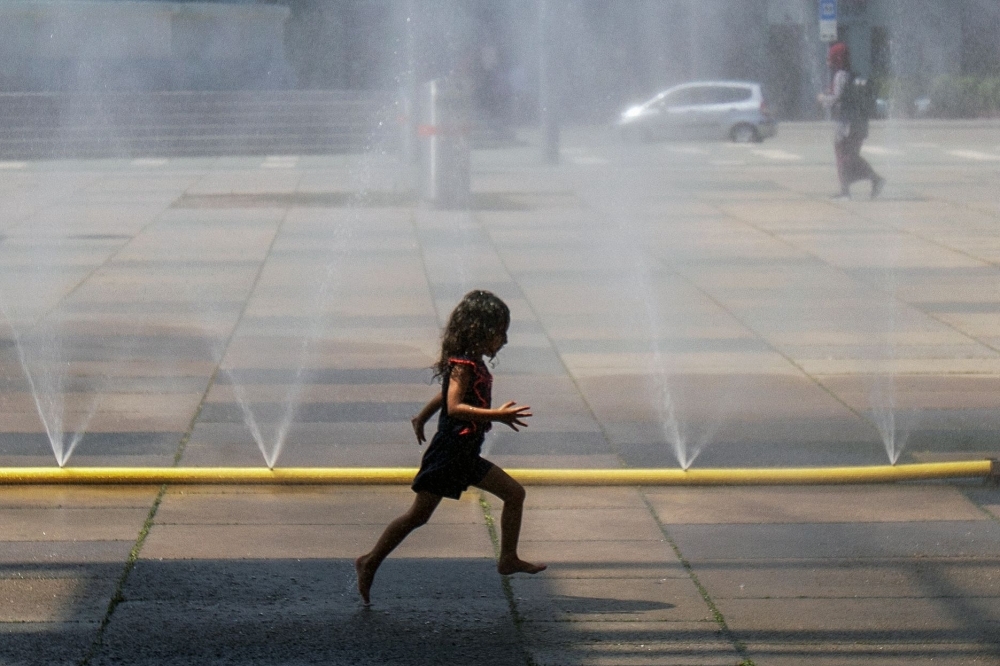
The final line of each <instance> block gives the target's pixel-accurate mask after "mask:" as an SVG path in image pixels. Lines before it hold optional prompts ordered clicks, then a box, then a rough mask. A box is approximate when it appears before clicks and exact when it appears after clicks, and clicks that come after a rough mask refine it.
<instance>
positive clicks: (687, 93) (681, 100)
mask: <svg viewBox="0 0 1000 666" xmlns="http://www.w3.org/2000/svg"><path fill="white" fill-rule="evenodd" d="M700 90H701V88H683V89H681V90H675V91H674V92H672V93H670V94H669V95H667V96H666V97H664V98H663V104H664V106H690V105H691V104H700V102H699V101H698V92H699V91H700Z"/></svg>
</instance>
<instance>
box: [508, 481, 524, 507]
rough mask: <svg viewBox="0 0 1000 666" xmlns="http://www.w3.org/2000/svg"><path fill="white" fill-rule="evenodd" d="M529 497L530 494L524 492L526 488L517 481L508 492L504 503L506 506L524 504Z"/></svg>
mask: <svg viewBox="0 0 1000 666" xmlns="http://www.w3.org/2000/svg"><path fill="white" fill-rule="evenodd" d="M527 496H528V493H527V492H526V491H525V490H524V486H522V485H521V484H520V483H518V482H516V481H515V482H514V483H513V484H512V485H511V487H510V489H509V490H508V491H507V493H506V496H505V497H504V498H503V502H504V504H524V498H525V497H527Z"/></svg>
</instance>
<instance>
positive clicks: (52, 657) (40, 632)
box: [0, 621, 100, 666]
mask: <svg viewBox="0 0 1000 666" xmlns="http://www.w3.org/2000/svg"><path fill="white" fill-rule="evenodd" d="M99 626H100V622H98V621H93V622H0V661H2V662H3V663H4V664H12V665H13V664H18V665H20V664H25V665H28V664H46V665H47V666H48V665H51V666H76V665H77V664H79V663H80V662H81V661H82V660H83V658H84V656H85V655H86V654H87V651H88V650H89V649H90V646H91V645H92V644H93V642H94V638H95V637H96V636H97V631H98V627H99Z"/></svg>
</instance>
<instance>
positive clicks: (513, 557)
mask: <svg viewBox="0 0 1000 666" xmlns="http://www.w3.org/2000/svg"><path fill="white" fill-rule="evenodd" d="M476 487H477V488H482V489H483V490H485V491H486V492H488V493H492V494H494V495H496V496H497V497H499V498H500V499H501V500H503V512H502V513H501V514H500V559H499V561H498V562H497V571H498V572H500V573H501V574H503V575H505V576H506V575H508V574H512V573H518V572H524V573H531V574H534V573H538V572H539V571H544V570H545V565H544V564H532V563H531V562H525V561H524V560H522V559H521V558H519V557H518V556H517V542H518V539H519V537H520V536H521V514H522V513H523V512H524V487H523V486H522V485H521V484H520V483H518V482H517V481H515V480H514V479H513V478H511V476H510V475H509V474H507V472H505V471H503V470H502V469H500V468H499V467H497V466H496V465H494V466H493V467H492V468H491V469H490V471H489V472H487V473H486V476H485V477H483V480H482V481H480V482H479V483H478V484H477V486H476Z"/></svg>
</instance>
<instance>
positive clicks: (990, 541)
mask: <svg viewBox="0 0 1000 666" xmlns="http://www.w3.org/2000/svg"><path fill="white" fill-rule="evenodd" d="M667 531H668V533H669V534H670V536H671V537H672V538H673V539H674V541H675V542H676V543H677V545H678V547H679V548H680V550H681V552H682V553H683V554H684V557H685V559H687V560H688V561H690V562H708V561H712V560H728V559H732V558H733V557H737V556H738V557H739V558H741V559H744V560H748V561H753V560H768V559H774V558H779V559H782V558H791V559H805V558H818V559H823V558H838V559H842V558H892V557H942V556H952V557H993V556H994V555H995V554H996V552H997V551H998V549H1000V523H997V522H995V521H987V520H977V521H947V522H941V521H926V522H909V523H856V524H855V523H796V524H780V525H766V524H765V525H671V526H670V527H669V529H668V530H667Z"/></svg>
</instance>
